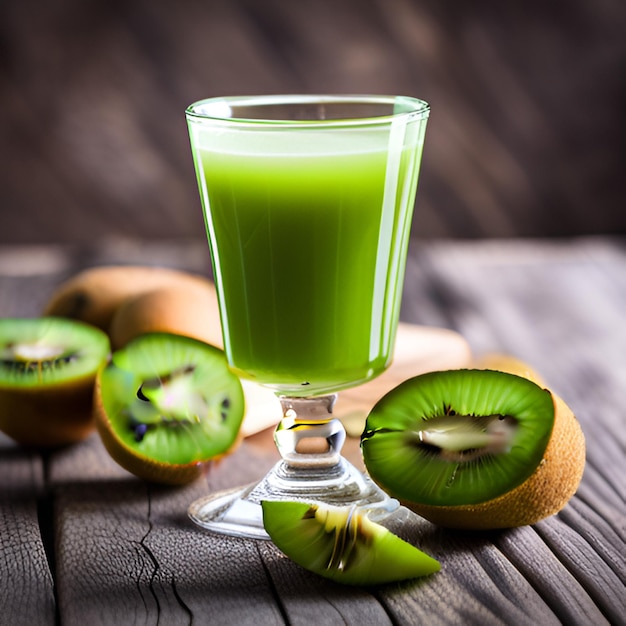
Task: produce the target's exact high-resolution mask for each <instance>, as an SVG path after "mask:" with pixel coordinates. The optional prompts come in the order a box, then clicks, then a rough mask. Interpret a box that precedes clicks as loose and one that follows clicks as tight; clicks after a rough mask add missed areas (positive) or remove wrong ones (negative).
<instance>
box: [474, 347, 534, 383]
mask: <svg viewBox="0 0 626 626" xmlns="http://www.w3.org/2000/svg"><path fill="white" fill-rule="evenodd" d="M471 367H472V369H479V370H496V371H498V372H507V373H508V374H517V376H521V377H522V378H528V380H532V381H533V382H534V383H537V384H538V385H540V386H542V387H544V386H545V383H544V380H543V378H542V376H541V375H540V374H539V373H538V372H537V371H536V370H535V369H534V368H533V367H532V366H531V365H529V364H528V363H526V362H525V361H522V360H521V359H519V358H517V357H516V356H513V355H512V354H506V353H504V352H488V353H487V354H483V355H482V356H480V357H478V358H476V359H475V360H474V361H473V363H472V365H471Z"/></svg>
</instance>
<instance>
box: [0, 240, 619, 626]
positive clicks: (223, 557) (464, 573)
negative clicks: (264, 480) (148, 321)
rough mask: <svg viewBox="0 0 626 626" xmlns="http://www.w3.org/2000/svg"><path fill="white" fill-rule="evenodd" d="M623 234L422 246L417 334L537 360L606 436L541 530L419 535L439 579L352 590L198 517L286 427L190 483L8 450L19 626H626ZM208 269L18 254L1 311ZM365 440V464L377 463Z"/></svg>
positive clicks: (3, 289)
mask: <svg viewBox="0 0 626 626" xmlns="http://www.w3.org/2000/svg"><path fill="white" fill-rule="evenodd" d="M625 243H626V242H625V241H624V240H623V239H616V238H580V239H575V240H567V241H546V240H484V241H473V242H468V241H466V242H454V241H435V242H429V243H425V242H418V241H414V242H412V245H411V249H410V258H409V263H408V268H407V275H406V286H405V296H404V303H403V310H402V318H403V320H404V321H407V322H412V323H415V324H421V325H427V326H434V327H444V328H449V329H453V330H456V331H458V332H459V333H461V335H462V336H463V337H465V338H466V339H467V341H468V342H469V344H470V346H471V348H472V350H473V352H474V354H477V355H479V354H482V353H484V352H488V351H493V350H497V351H504V352H508V353H511V354H514V355H516V356H518V357H520V358H522V359H525V360H526V361H528V362H529V363H530V364H531V365H533V366H534V367H535V368H536V369H537V370H538V371H539V372H540V373H541V374H542V375H543V377H544V378H545V380H546V381H547V382H548V384H549V385H550V386H551V387H552V388H553V389H554V390H555V391H556V392H558V393H559V394H560V395H561V396H562V397H563V398H564V399H565V400H566V401H567V403H568V404H569V405H570V406H571V407H572V408H573V409H574V411H575V413H576V414H577V416H578V418H579V420H580V423H581V425H582V428H583V431H584V433H585V436H586V440H587V465H586V469H585V474H584V477H583V480H582V484H581V485H580V488H579V491H578V493H577V494H576V495H575V497H574V498H573V499H572V500H571V501H570V503H569V504H568V505H567V506H566V507H565V509H564V510H563V511H562V512H561V513H559V514H558V515H556V516H554V517H551V518H549V519H546V520H544V521H541V522H539V523H538V524H536V525H535V526H532V527H522V528H517V529H513V530H507V531H498V532H481V533H469V532H451V531H446V530H442V529H439V528H437V527H435V526H432V525H431V524H429V523H428V522H423V523H416V524H415V527H412V528H407V529H406V532H407V536H409V538H410V539H411V540H412V541H413V542H414V543H415V544H416V545H418V546H419V547H421V548H422V549H423V550H425V551H427V552H428V553H430V554H432V555H433V556H435V557H436V558H438V559H439V560H440V561H441V563H442V571H441V572H440V573H438V574H436V575H434V576H432V577H429V578H427V579H422V580H416V581H410V582H406V583H401V584H393V585H387V586H383V587H379V588H376V589H361V588H351V587H344V586H341V585H338V584H335V583H332V582H329V581H326V580H324V579H322V578H319V577H317V576H315V575H313V574H311V573H309V572H307V571H305V570H303V569H301V568H300V567H298V566H297V565H295V564H294V563H292V562H291V561H289V560H288V559H286V558H284V557H283V556H281V554H280V553H279V552H278V551H277V550H276V549H275V548H274V546H273V545H272V544H271V543H269V542H255V541H251V540H243V539H234V538H227V537H223V536H214V535H211V534H208V533H205V532H203V531H201V530H199V529H197V528H196V527H194V526H193V525H192V524H191V522H190V521H188V519H187V516H186V509H187V506H188V505H189V503H190V502H191V501H192V500H194V499H195V498H197V497H199V496H201V495H203V494H207V493H209V492H210V491H212V490H216V489H220V488H224V487H229V486H236V485H239V484H241V483H246V482H251V481H253V480H255V479H257V478H259V477H261V476H262V475H263V473H264V472H265V471H266V470H267V469H268V468H269V467H270V466H271V465H272V464H273V463H274V462H275V461H276V459H277V453H276V452H275V450H274V449H273V447H272V443H271V432H270V431H264V432H262V433H260V434H258V435H255V436H253V437H251V438H249V439H247V440H246V441H245V442H244V443H243V445H242V446H241V447H240V448H239V449H238V451H237V452H236V453H235V454H233V455H232V456H230V457H228V458H227V459H226V460H225V461H223V462H222V463H221V464H220V465H218V466H215V467H213V468H212V469H211V471H210V472H209V474H208V476H207V478H206V479H204V478H203V479H199V480H198V481H196V482H194V483H192V484H191V485H188V486H186V487H182V488H165V487H158V486H154V485H149V484H146V483H144V482H142V481H141V480H139V479H136V478H135V477H133V476H132V475H130V474H127V473H126V472H125V471H124V470H122V469H120V468H119V467H118V466H117V465H116V464H115V463H114V462H113V461H111V460H110V458H109V457H108V456H107V454H106V452H104V450H103V448H102V446H101V444H100V441H99V439H98V438H97V436H92V437H91V438H89V439H88V440H87V441H85V442H83V443H80V444H77V445H74V446H71V447H67V448H64V449H60V450H56V451H53V452H49V453H45V454H43V453H38V452H35V451H25V450H22V449H20V448H19V447H18V446H16V445H15V444H14V443H12V442H11V441H10V440H9V439H7V438H3V439H0V623H2V624H11V625H15V624H18V625H19V624H28V625H33V624H63V625H75V624H76V625H79V624H80V625H81V626H82V625H84V624H89V625H90V626H95V625H96V624H117V625H120V624H165V625H168V626H169V625H175V624H195V625H197V624H236V625H241V624H256V625H261V624H263V625H265V624H270V625H271V624H285V623H286V624H310V623H315V624H359V626H364V625H366V624H375V625H382V624H481V625H485V624H515V625H523V624H529V625H531V624H532V625H539V624H540V625H542V626H544V625H548V624H559V623H563V624H582V625H593V626H598V625H601V624H609V623H610V624H624V623H626V606H625V599H624V582H625V575H626V574H625V564H624V519H625V518H624V476H625V472H624V469H625V467H624V465H625V462H624V425H625V409H624V405H625V402H624V401H625V400H626V397H625V393H624V389H625V388H626V245H625ZM113 262H119V263H146V264H151V265H154V264H162V265H168V266H172V267H178V268H182V269H187V270H193V271H197V272H202V273H207V274H208V272H209V261H208V252H207V250H206V246H205V243H204V240H200V239H198V240H193V241H185V242H173V243H172V242H169V243H168V242H165V243H160V242H151V243H150V242H143V243H142V242H137V241H131V240H116V241H105V242H100V243H97V242H94V244H93V246H91V247H90V248H89V249H88V250H85V249H78V248H71V247H55V246H36V247H15V246H4V247H0V316H3V317H11V316H35V315H38V314H39V312H40V310H41V307H42V305H43V303H44V302H45V300H46V298H47V297H48V296H49V294H50V293H51V291H52V290H53V289H54V287H55V286H56V285H57V284H58V282H59V281H61V280H62V279H64V278H66V277H68V276H70V275H71V274H73V273H75V272H76V271H77V270H79V269H82V268H84V267H87V266H91V265H98V264H105V263H113ZM358 453H359V451H358V444H357V442H356V440H349V441H348V444H347V447H346V454H347V455H349V456H350V457H351V458H356V459H357V460H358Z"/></svg>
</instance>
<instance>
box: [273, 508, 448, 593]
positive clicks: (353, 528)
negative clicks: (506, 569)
mask: <svg viewBox="0 0 626 626" xmlns="http://www.w3.org/2000/svg"><path fill="white" fill-rule="evenodd" d="M261 505H262V508H263V525H264V527H265V530H266V531H267V533H268V535H269V536H270V538H271V539H272V541H273V542H274V544H275V545H276V547H278V548H279V549H280V550H281V551H282V552H283V553H284V554H285V555H286V556H288V557H289V558H290V559H291V560H292V561H295V562H296V563H298V564H299V565H301V566H302V567H304V568H306V569H308V570H310V571H312V572H315V573H316V574H319V575H320V576H324V577H325V578H330V579H332V580H334V581H336V582H340V583H344V584H349V585H363V586H366V585H379V584H383V583H389V582H395V581H399V580H405V579H408V578H416V577H418V576H426V575H428V574H433V573H435V572H437V571H439V569H440V565H439V562H438V561H437V560H435V559H433V558H432V557H430V556H428V555H427V554H425V553H424V552H422V551H421V550H419V549H418V548H416V547H415V546H413V545H411V544H410V543H407V542H406V541H403V540H402V539H400V538H399V537H397V536H396V535H394V534H393V533H391V531H389V530H388V529H386V528H384V527H383V526H380V525H379V524H376V523H375V522H372V521H371V520H370V519H368V518H367V517H366V516H365V515H364V514H362V513H361V512H360V511H359V510H358V509H357V508H356V507H355V506H352V507H350V506H345V507H339V506H333V505H329V504H308V503H305V502H284V501H271V500H266V501H263V502H262V503H261Z"/></svg>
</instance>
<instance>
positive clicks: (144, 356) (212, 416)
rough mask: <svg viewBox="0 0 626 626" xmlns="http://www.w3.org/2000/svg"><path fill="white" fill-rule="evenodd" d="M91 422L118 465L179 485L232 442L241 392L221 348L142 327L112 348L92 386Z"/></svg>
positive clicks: (241, 411)
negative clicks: (142, 330) (123, 343)
mask: <svg viewBox="0 0 626 626" xmlns="http://www.w3.org/2000/svg"><path fill="white" fill-rule="evenodd" d="M95 408H96V411H95V412H96V424H97V426H98V431H99V433H100V435H101V437H102V441H103V443H104V445H105V447H106V449H107V450H108V452H109V453H110V454H111V456H112V457H113V459H115V460H116V461H117V462H118V463H119V464H120V465H121V466H122V467H124V468H125V469H127V470H128V471H130V472H132V473H133V474H135V475H137V476H139V477H141V478H144V479H146V480H149V481H153V482H158V483H164V484H183V483H186V482H189V481H191V480H193V479H194V478H196V477H197V476H199V475H200V474H201V473H202V471H203V469H204V465H205V463H206V462H207V461H209V460H211V459H216V458H218V457H220V456H222V455H224V454H226V453H227V452H228V451H229V450H230V449H231V448H232V447H233V446H234V445H235V444H236V442H237V440H238V434H239V429H240V426H241V422H242V419H243V415H244V408H245V407H244V396H243V390H242V386H241V382H240V381H239V378H238V377H237V376H236V375H235V374H233V373H232V372H231V371H230V369H229V367H228V364H227V362H226V357H225V355H224V353H223V352H222V351H221V350H219V349H218V348H215V347H213V346H211V345H209V344H207V343H204V342H202V341H198V340H195V339H192V338H189V337H183V336H180V335H173V334H170V333H147V334H144V335H141V336H139V337H137V338H136V339H134V340H133V341H131V342H130V343H129V344H128V345H127V346H126V347H125V348H123V349H121V350H118V351H117V352H114V353H113V356H112V359H111V362H110V363H109V364H107V366H106V367H104V368H103V369H102V370H101V371H100V372H99V373H98V377H97V380H96V387H95Z"/></svg>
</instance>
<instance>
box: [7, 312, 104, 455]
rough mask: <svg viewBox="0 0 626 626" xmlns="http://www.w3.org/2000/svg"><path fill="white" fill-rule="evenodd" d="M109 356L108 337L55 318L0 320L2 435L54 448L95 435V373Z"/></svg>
mask: <svg viewBox="0 0 626 626" xmlns="http://www.w3.org/2000/svg"><path fill="white" fill-rule="evenodd" d="M109 352H110V346H109V339H108V337H107V336H106V334H105V333H104V332H102V331H101V330H99V329H97V328H94V327H93V326H89V325H87V324H84V323H82V322H77V321H73V320H66V319H62V318H56V317H42V318H33V319H26V318H20V319H14V318H4V319H0V430H2V431H3V432H5V433H6V434H7V435H9V436H10V437H12V438H13V439H15V440H16V441H18V442H19V443H21V444H23V445H28V446H36V447H52V446H58V445H63V444H67V443H73V442H75V441H80V440H81V439H84V438H85V437H86V436H87V435H88V434H89V433H91V432H92V431H93V429H94V422H93V415H92V398H93V387H94V381H95V377H96V371H97V370H98V369H99V368H100V367H101V366H102V365H103V364H104V363H105V362H106V360H107V358H108V356H109Z"/></svg>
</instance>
